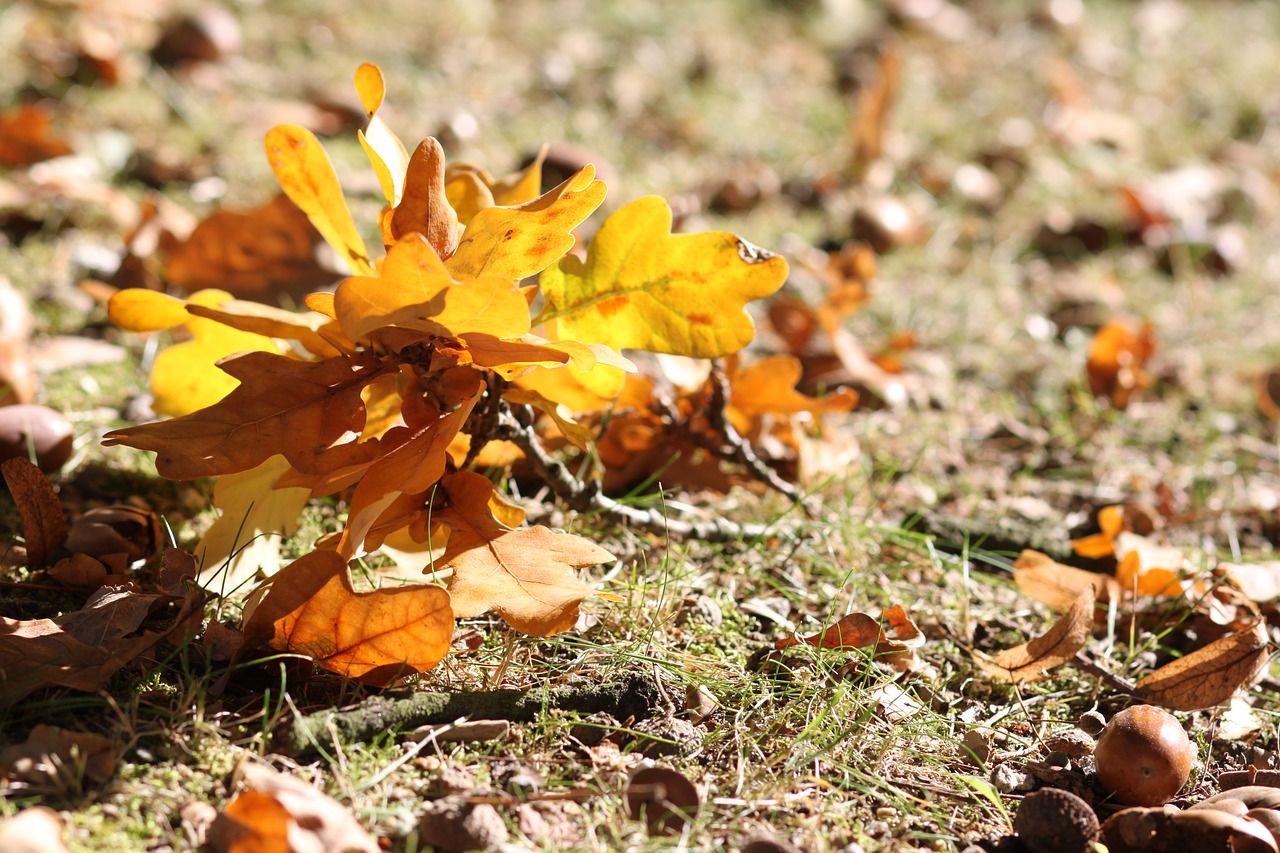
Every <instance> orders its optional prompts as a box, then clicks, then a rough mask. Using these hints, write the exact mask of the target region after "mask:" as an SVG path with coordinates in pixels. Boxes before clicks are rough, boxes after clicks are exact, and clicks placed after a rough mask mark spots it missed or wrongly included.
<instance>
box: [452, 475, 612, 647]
mask: <svg viewBox="0 0 1280 853" xmlns="http://www.w3.org/2000/svg"><path fill="white" fill-rule="evenodd" d="M440 486H441V488H443V489H444V491H445V493H446V494H447V495H448V499H449V506H448V507H447V508H446V509H444V510H441V511H439V512H436V513H433V518H432V520H433V523H434V522H436V521H438V522H440V523H442V524H444V525H446V526H447V527H448V528H449V529H450V531H451V533H450V535H449V540H448V544H447V545H446V548H445V553H444V555H442V557H441V558H440V559H439V560H438V561H437V565H441V564H443V565H446V566H450V567H452V568H453V576H452V577H451V578H450V579H449V581H448V590H449V594H450V596H452V598H453V609H454V614H455V615H456V616H458V617H459V618H465V617H468V616H478V615H480V614H481V613H487V612H488V611H490V610H492V611H494V612H495V613H497V614H498V615H499V616H501V617H502V618H503V619H505V620H506V621H507V624H509V625H511V627H513V628H515V629H516V630H517V631H522V632H524V633H526V634H529V635H531V636H534V637H549V636H551V635H552V634H555V633H558V632H560V631H564V630H567V629H569V628H572V627H573V624H574V622H576V621H577V619H578V605H579V604H581V603H582V600H583V599H585V598H586V597H588V596H590V595H599V596H600V597H602V598H610V599H613V600H619V599H618V597H617V596H614V595H610V594H608V593H596V592H595V591H594V590H592V588H591V587H590V586H588V585H587V584H586V583H584V582H583V581H582V579H581V578H579V577H578V576H577V575H576V574H575V573H574V569H579V568H583V567H585V566H594V565H596V564H597V563H604V562H608V561H610V560H613V559H614V557H613V555H612V554H610V553H609V552H608V551H606V550H605V549H603V548H601V547H600V546H599V545H596V544H595V543H594V542H591V541H590V540H587V539H584V538H582V537H581V536H574V535H572V534H569V533H557V532H555V531H552V530H550V529H548V528H546V527H529V528H523V529H519V530H514V529H512V528H510V527H508V526H506V525H505V524H503V523H502V522H500V521H498V520H497V519H496V518H494V516H493V513H492V512H491V510H490V508H489V504H490V496H491V495H492V494H493V484H492V483H490V482H489V481H488V480H487V479H486V478H484V477H482V476H481V475H479V474H476V473H473V472H470V471H460V472H458V473H455V474H449V475H448V476H446V477H444V478H443V479H442V480H441V481H440Z"/></svg>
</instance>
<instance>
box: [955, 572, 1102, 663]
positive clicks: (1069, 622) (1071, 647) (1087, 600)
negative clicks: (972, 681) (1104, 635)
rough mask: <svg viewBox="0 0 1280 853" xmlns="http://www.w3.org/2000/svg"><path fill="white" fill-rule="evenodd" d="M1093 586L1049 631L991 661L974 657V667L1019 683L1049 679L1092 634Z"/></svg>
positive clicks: (983, 657)
mask: <svg viewBox="0 0 1280 853" xmlns="http://www.w3.org/2000/svg"><path fill="white" fill-rule="evenodd" d="M1095 603H1096V597H1095V592H1094V587H1093V585H1092V584H1090V585H1089V586H1088V587H1087V588H1086V589H1083V590H1081V592H1080V594H1079V595H1077V596H1076V599H1075V601H1074V602H1072V604H1071V608H1070V609H1069V610H1067V612H1066V613H1064V614H1062V616H1061V617H1060V618H1059V619H1058V621H1056V622H1054V623H1053V625H1052V626H1050V628H1049V630H1048V631H1046V632H1045V633H1043V634H1041V635H1040V636H1039V637H1036V638H1035V639H1033V640H1028V641H1027V642H1025V643H1022V644H1021V645H1018V646H1014V647H1013V648H1011V649H1005V650H1004V651H1002V652H1000V654H998V655H996V656H995V657H994V658H988V657H986V656H978V658H977V663H978V667H979V668H980V669H981V670H982V671H983V672H985V673H987V674H988V675H991V676H994V677H996V678H1001V679H1004V680H1006V681H1012V682H1014V683H1015V684H1022V683H1025V682H1028V681H1041V680H1043V679H1045V678H1048V677H1049V670H1051V669H1053V668H1054V667H1056V666H1061V665H1062V664H1064V663H1066V662H1067V661H1069V660H1071V659H1072V658H1074V657H1075V656H1076V653H1077V652H1079V651H1080V650H1081V649H1083V648H1084V645H1085V643H1087V642H1088V641H1089V637H1090V635H1091V634H1092V631H1093V608H1094V604H1095Z"/></svg>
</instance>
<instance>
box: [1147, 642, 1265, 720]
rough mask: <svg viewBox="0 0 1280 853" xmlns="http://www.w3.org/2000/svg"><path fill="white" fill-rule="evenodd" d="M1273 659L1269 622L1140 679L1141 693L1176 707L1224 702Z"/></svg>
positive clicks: (1188, 708)
mask: <svg viewBox="0 0 1280 853" xmlns="http://www.w3.org/2000/svg"><path fill="white" fill-rule="evenodd" d="M1270 659H1271V646H1270V642H1269V641H1268V639H1267V626H1266V623H1265V622H1258V623H1257V624H1255V625H1254V626H1253V627H1252V628H1249V629H1248V630H1245V631H1240V632H1239V633H1236V634H1231V635H1228V636H1226V637H1223V638H1222V639H1220V640H1214V641H1213V642H1212V643H1210V644H1209V645H1207V646H1205V647H1204V648H1202V649H1197V650H1196V651H1194V652H1192V653H1191V654H1189V655H1187V656H1186V657H1181V658H1178V659H1177V660H1175V661H1173V662H1172V663H1168V664H1165V665H1164V666H1162V667H1160V668H1159V669H1157V670H1156V671H1155V672H1153V673H1151V674H1150V675H1148V676H1147V677H1146V678H1144V679H1142V680H1141V681H1139V682H1138V695H1139V696H1140V697H1141V698H1143V699H1145V700H1146V701H1148V702H1152V703H1155V704H1157V705H1163V706H1164V707H1166V708H1172V709H1173V710H1175V711H1196V710H1199V709H1201V708H1212V707H1213V706H1215V705H1221V704H1222V703H1223V702H1226V701H1227V700H1228V699H1230V698H1231V696H1232V694H1233V693H1235V692H1236V691H1237V690H1239V689H1240V688H1242V687H1247V686H1248V685H1250V684H1252V683H1253V681H1254V679H1255V678H1257V677H1258V674H1259V673H1260V672H1262V670H1263V668H1264V667H1265V666H1266V665H1267V661H1268V660H1270Z"/></svg>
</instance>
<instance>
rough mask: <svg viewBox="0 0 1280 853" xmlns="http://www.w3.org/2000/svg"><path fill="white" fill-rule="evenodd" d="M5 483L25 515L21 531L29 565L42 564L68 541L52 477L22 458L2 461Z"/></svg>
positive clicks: (0, 470)
mask: <svg viewBox="0 0 1280 853" xmlns="http://www.w3.org/2000/svg"><path fill="white" fill-rule="evenodd" d="M0 472H3V474H4V481H5V484H6V485H8V487H9V494H11V495H13V502H14V503H15V504H17V505H18V511H19V512H20V513H21V514H22V533H23V536H24V537H25V542H26V546H27V565H29V566H31V567H33V568H34V567H38V566H43V565H44V564H45V563H47V562H48V561H49V557H50V556H51V555H52V554H53V552H54V551H56V550H58V548H60V547H62V543H63V542H66V541H67V522H66V519H64V518H63V517H62V503H61V502H60V501H59V500H58V496H57V494H55V493H54V491H53V485H52V484H51V483H50V482H49V478H48V477H46V476H45V475H44V472H43V471H41V470H40V469H39V468H38V467H36V466H35V465H34V464H32V463H31V462H29V461H27V460H26V459H22V458H21V457H19V458H16V459H6V460H5V461H4V462H3V463H0Z"/></svg>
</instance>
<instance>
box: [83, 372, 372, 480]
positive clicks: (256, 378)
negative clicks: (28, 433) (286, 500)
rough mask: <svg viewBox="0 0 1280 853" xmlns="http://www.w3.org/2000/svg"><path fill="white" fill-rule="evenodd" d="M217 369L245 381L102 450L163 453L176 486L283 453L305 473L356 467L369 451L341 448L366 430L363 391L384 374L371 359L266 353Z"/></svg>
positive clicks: (159, 462) (114, 439) (120, 434)
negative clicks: (223, 394) (217, 398)
mask: <svg viewBox="0 0 1280 853" xmlns="http://www.w3.org/2000/svg"><path fill="white" fill-rule="evenodd" d="M218 367H220V368H221V369H222V370H223V371H225V372H226V373H228V374H230V375H231V376H233V377H234V378H236V379H239V380H240V384H239V385H237V386H236V387H235V389H233V390H232V391H231V393H230V394H228V395H227V396H226V397H224V398H223V399H222V400H220V401H219V402H217V403H215V404H214V405H212V406H209V407H207V408H204V409H201V410H199V411H197V412H193V413H191V414H189V415H184V416H182V417H179V418H173V419H172V420H167V421H160V422H157V423H151V424H143V425H142V426H135V427H129V428H127V429H121V430H115V431H114V432H110V433H107V435H106V436H105V437H104V439H103V444H106V445H108V446H111V445H115V444H127V445H129V446H130V447H136V448H138V449H140V450H152V451H155V453H156V470H157V471H158V472H159V474H160V475H161V476H162V477H167V478H169V479H171V480H194V479H196V478H199V477H211V476H215V475H217V474H233V473H235V472H237V471H247V470H248V469H250V468H253V467H254V466H256V465H261V464H262V463H263V462H265V461H266V460H267V459H268V458H270V457H271V456H273V455H275V454H277V453H280V454H283V455H284V457H285V458H286V459H288V460H289V463H290V464H291V465H293V467H294V468H296V469H297V470H298V471H301V472H303V473H312V472H315V471H317V470H318V469H325V468H327V467H338V466H339V465H341V464H350V463H351V462H352V461H354V458H355V457H357V456H359V455H361V454H363V453H365V452H366V451H365V449H364V448H362V447H361V446H360V445H355V444H350V443H348V444H344V445H340V446H335V445H337V443H338V442H339V441H340V440H341V439H343V438H346V437H348V436H350V435H351V434H353V433H355V434H359V432H360V430H361V428H362V427H363V425H364V404H363V402H362V401H361V398H360V392H361V390H363V388H364V386H365V385H367V384H368V383H369V382H371V381H373V380H374V379H375V378H376V377H377V376H378V375H380V373H381V371H382V369H383V366H382V365H380V364H378V363H376V362H374V361H372V360H369V361H359V360H349V359H347V358H345V357H342V356H334V357H332V358H326V359H323V360H321V361H315V362H311V361H298V360H297V359H293V358H288V357H286V356H282V355H275V354H272V353H266V352H249V353H243V354H241V355H238V356H233V357H231V358H227V359H223V360H222V361H220V362H218Z"/></svg>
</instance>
